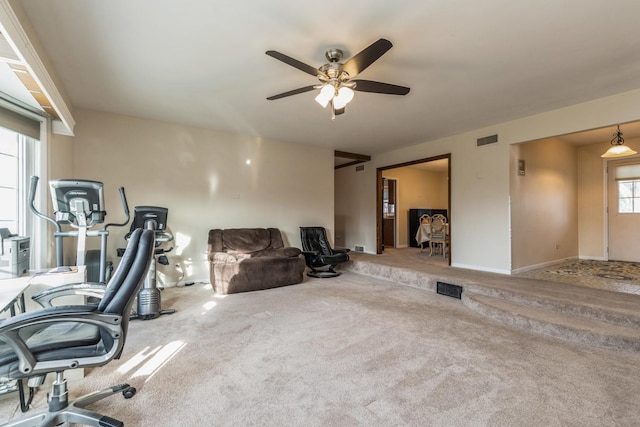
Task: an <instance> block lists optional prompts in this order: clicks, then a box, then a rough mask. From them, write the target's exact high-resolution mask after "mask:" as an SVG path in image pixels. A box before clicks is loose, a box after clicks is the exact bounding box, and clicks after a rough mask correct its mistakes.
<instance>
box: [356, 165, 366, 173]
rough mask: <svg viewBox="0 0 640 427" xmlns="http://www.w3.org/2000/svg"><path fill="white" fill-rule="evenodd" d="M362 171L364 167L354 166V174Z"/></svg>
mask: <svg viewBox="0 0 640 427" xmlns="http://www.w3.org/2000/svg"><path fill="white" fill-rule="evenodd" d="M363 170H364V165H358V166H356V172H360V171H363Z"/></svg>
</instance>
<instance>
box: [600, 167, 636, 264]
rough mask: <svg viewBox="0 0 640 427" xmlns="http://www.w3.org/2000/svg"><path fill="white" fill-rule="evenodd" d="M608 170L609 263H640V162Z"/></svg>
mask: <svg viewBox="0 0 640 427" xmlns="http://www.w3.org/2000/svg"><path fill="white" fill-rule="evenodd" d="M608 167H609V170H608V178H607V180H608V184H607V185H608V189H607V193H608V199H609V200H608V217H609V224H608V225H609V233H608V234H609V259H610V260H616V261H632V262H640V160H639V159H631V160H616V161H610V162H609V163H608Z"/></svg>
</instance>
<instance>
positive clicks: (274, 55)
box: [265, 50, 327, 77]
mask: <svg viewBox="0 0 640 427" xmlns="http://www.w3.org/2000/svg"><path fill="white" fill-rule="evenodd" d="M265 53H266V54H267V55H269V56H271V57H272V58H275V59H277V60H279V61H282V62H284V63H285V64H288V65H291V66H292V67H294V68H297V69H298V70H300V71H304V72H305V73H307V74H311V75H312V76H313V77H318V76H325V77H327V75H326V74H325V73H323V72H322V71H320V70H318V69H317V68H314V67H312V66H311V65H307V64H305V63H304V62H300V61H298V60H297V59H293V58H292V57H290V56H287V55H285V54H284V53H280V52H277V51H275V50H268V51H266V52H265Z"/></svg>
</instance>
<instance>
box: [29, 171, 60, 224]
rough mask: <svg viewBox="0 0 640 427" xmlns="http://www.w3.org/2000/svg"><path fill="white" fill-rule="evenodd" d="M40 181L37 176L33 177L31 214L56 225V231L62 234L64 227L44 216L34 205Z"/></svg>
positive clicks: (30, 195)
mask: <svg viewBox="0 0 640 427" xmlns="http://www.w3.org/2000/svg"><path fill="white" fill-rule="evenodd" d="M39 180H40V178H39V177H37V176H35V175H34V176H32V177H31V185H30V186H29V207H30V208H31V212H33V213H34V215H35V216H37V217H38V218H42V219H44V220H45V221H49V222H50V223H52V224H53V225H55V227H56V231H58V232H61V231H62V227H61V226H60V224H59V223H58V221H56V220H55V219H53V218H50V217H48V216H46V215H45V214H43V213H42V212H40V211H39V210H38V209H37V208H36V206H35V204H34V202H35V199H36V189H37V188H38V181H39Z"/></svg>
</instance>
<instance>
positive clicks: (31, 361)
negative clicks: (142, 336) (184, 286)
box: [0, 229, 154, 426]
mask: <svg viewBox="0 0 640 427" xmlns="http://www.w3.org/2000/svg"><path fill="white" fill-rule="evenodd" d="M153 250H154V233H153V231H152V230H142V229H138V230H136V231H135V232H134V233H133V234H132V235H131V238H130V239H129V243H128V245H127V249H126V252H125V254H124V256H123V257H122V261H121V262H120V265H119V266H118V268H117V269H116V271H115V272H114V274H113V276H112V277H111V279H110V280H109V283H108V284H107V287H106V290H105V293H104V296H103V297H102V300H101V301H100V302H99V304H98V305H97V306H95V305H93V306H92V305H78V306H75V305H73V306H54V307H48V308H44V309H41V310H37V311H33V312H27V313H24V314H20V315H18V316H15V317H10V318H8V319H5V320H3V321H2V322H1V323H0V379H2V380H4V381H12V380H17V381H22V380H23V379H25V378H28V379H29V382H30V383H33V384H34V385H41V384H42V383H44V378H45V377H46V375H47V374H49V373H52V372H55V373H56V379H55V381H54V383H53V387H52V391H51V394H50V395H49V408H48V410H45V411H42V412H40V413H34V414H30V415H28V416H26V417H24V418H21V419H18V420H14V421H10V422H9V423H8V424H6V425H10V426H34V425H37V426H55V425H59V424H61V423H63V422H67V423H79V424H83V425H85V424H86V425H93V426H123V425H124V424H123V423H122V422H121V421H119V420H117V419H114V418H112V417H109V416H106V415H101V414H99V413H97V412H94V411H90V410H87V409H85V407H86V406H87V405H89V404H91V403H94V402H96V401H98V400H100V399H103V398H105V397H108V396H111V395H113V394H115V393H119V392H122V393H123V395H124V396H125V397H126V398H129V397H132V396H133V395H134V394H135V389H134V388H133V387H130V386H129V385H128V384H119V385H116V386H113V387H109V388H106V389H103V390H100V391H96V392H94V393H91V394H87V395H85V396H82V397H80V398H78V399H76V400H75V401H73V402H69V401H68V391H67V383H66V380H65V379H64V376H63V373H64V371H65V370H66V369H70V368H71V369H74V368H85V367H94V366H102V365H105V364H107V363H109V362H110V361H111V360H112V359H118V358H119V357H120V354H121V353H122V349H123V346H124V343H125V340H126V337H127V330H128V325H129V314H130V312H131V306H132V304H133V300H134V299H135V296H136V295H137V293H138V290H139V289H140V286H141V285H142V282H143V280H144V277H145V275H146V274H147V270H148V269H149V265H150V262H151V257H152V256H153Z"/></svg>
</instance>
